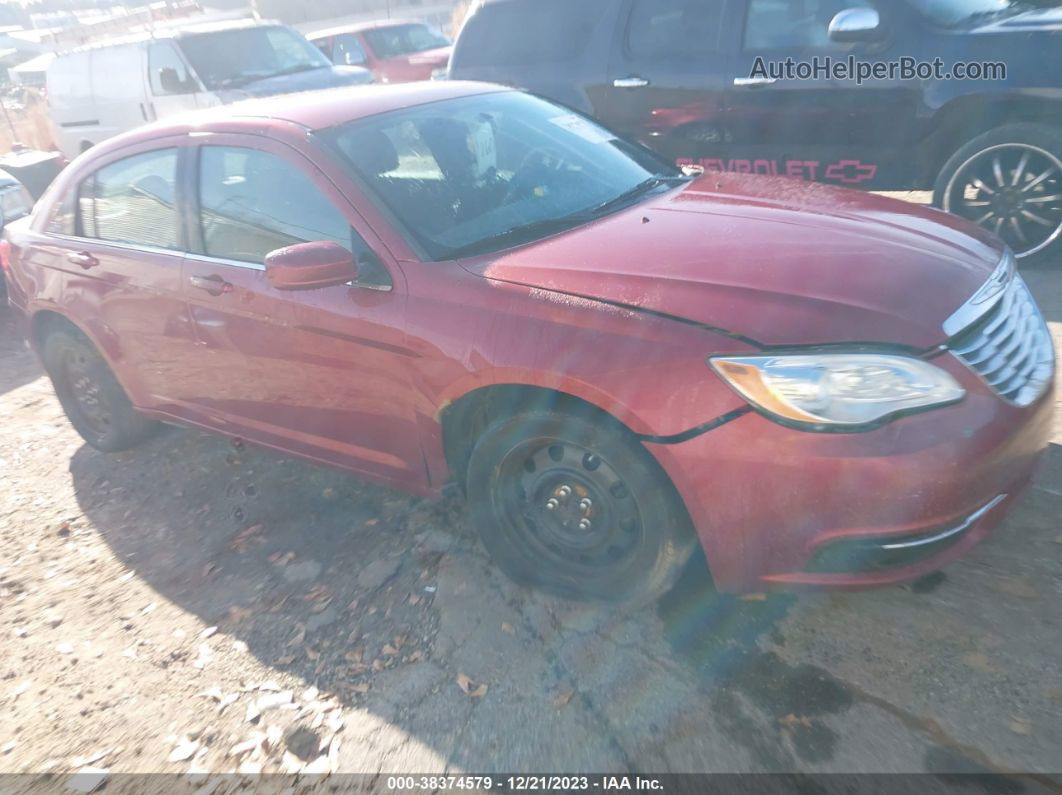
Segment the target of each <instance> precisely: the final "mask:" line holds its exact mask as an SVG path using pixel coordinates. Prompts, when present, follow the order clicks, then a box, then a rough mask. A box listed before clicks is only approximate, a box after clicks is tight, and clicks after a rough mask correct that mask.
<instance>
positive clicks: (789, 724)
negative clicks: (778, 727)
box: [778, 712, 811, 729]
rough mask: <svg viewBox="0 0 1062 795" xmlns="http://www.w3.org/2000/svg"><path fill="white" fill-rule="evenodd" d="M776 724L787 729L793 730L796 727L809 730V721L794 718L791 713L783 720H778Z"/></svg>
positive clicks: (804, 718)
mask: <svg viewBox="0 0 1062 795" xmlns="http://www.w3.org/2000/svg"><path fill="white" fill-rule="evenodd" d="M778 722H779V723H781V724H782V725H783V726H785V727H786V728H787V729H795V728H796V727H797V726H804V727H805V728H809V729H810V728H811V720H810V719H808V718H806V717H804V716H803V715H801V716H799V717H798V716H796V715H794V714H793V713H792V712H790V713H789V714H788V715H786V716H785V717H784V718H779V719H778Z"/></svg>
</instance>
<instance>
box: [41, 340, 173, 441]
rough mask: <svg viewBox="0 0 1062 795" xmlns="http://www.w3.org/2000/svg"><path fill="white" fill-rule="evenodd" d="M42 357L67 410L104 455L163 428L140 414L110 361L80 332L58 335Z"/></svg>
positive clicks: (76, 424) (61, 402)
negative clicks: (117, 377) (120, 382)
mask: <svg viewBox="0 0 1062 795" xmlns="http://www.w3.org/2000/svg"><path fill="white" fill-rule="evenodd" d="M42 352H43V359H44V366H45V368H46V369H47V370H48V375H49V376H50V377H51V379H52V384H53V385H54V386H55V394H56V396H57V397H58V398H59V403H60V404H61V405H62V407H63V411H65V412H66V416H67V417H68V418H69V419H70V422H71V424H72V425H73V426H74V428H75V429H76V430H77V432H78V433H79V434H81V438H83V439H84V440H85V441H86V442H88V443H89V444H90V445H91V446H92V447H95V448H96V449H97V450H102V451H103V452H105V453H113V452H117V451H119V450H128V449H129V448H131V447H135V446H136V445H138V444H140V443H141V442H142V441H144V440H145V439H147V438H148V437H150V436H151V435H152V434H154V433H155V431H156V430H157V429H158V427H159V425H158V423H156V422H152V421H150V420H148V419H146V418H144V417H142V416H141V415H140V414H138V413H137V412H136V410H135V409H134V408H133V405H132V403H130V402H129V398H128V397H127V396H126V394H125V391H124V390H123V389H122V387H121V385H120V384H119V383H118V379H116V378H115V377H114V373H112V372H111V369H110V367H108V366H107V362H106V361H104V359H103V357H102V356H100V354H99V352H98V351H97V350H96V348H95V347H94V346H93V345H92V343H91V342H89V341H88V339H86V338H85V336H84V335H82V334H81V333H79V332H77V331H75V330H73V329H70V330H66V329H63V330H59V331H53V332H52V333H51V334H49V335H48V336H47V337H46V338H45V340H44V343H43V351H42Z"/></svg>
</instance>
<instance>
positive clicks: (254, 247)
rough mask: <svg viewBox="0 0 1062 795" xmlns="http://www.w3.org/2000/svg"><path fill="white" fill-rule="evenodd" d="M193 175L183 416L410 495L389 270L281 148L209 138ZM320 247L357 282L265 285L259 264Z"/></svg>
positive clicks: (405, 384)
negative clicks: (190, 362) (288, 250)
mask: <svg viewBox="0 0 1062 795" xmlns="http://www.w3.org/2000/svg"><path fill="white" fill-rule="evenodd" d="M194 171H195V173H196V177H197V179H196V181H197V182H198V189H197V191H196V196H197V200H198V201H197V203H198V205H199V208H198V215H199V223H198V224H193V227H195V229H194V232H193V234H195V235H196V236H197V237H198V240H197V241H196V242H195V244H194V245H195V248H196V253H193V254H191V255H190V256H189V260H188V267H187V269H186V281H185V289H186V293H187V297H188V302H189V305H190V307H191V313H192V316H193V318H194V321H195V327H196V333H197V335H198V340H199V346H200V350H201V370H200V372H199V373H198V374H197V375H196V377H195V378H192V379H189V381H187V382H186V385H185V393H184V395H183V399H184V400H185V401H186V402H187V404H188V406H189V407H190V408H191V410H193V411H194V412H196V413H197V414H198V415H199V417H200V421H202V422H204V423H205V424H208V425H210V426H212V427H215V428H218V429H220V430H223V431H226V432H229V433H232V434H234V435H242V436H246V437H247V438H249V439H253V440H255V441H259V442H262V443H265V444H271V445H275V446H279V447H284V448H286V449H291V450H293V451H295V452H300V453H303V454H305V455H310V456H313V457H316V458H319V459H322V460H325V461H328V462H331V463H336V464H340V465H343V466H347V467H350V468H353V469H356V470H359V471H362V472H365V473H366V474H369V475H373V476H376V477H379V478H382V479H385V480H389V481H392V482H397V483H402V484H414V485H415V484H420V483H422V481H423V479H424V466H423V459H422V457H421V453H420V445H419V440H418V437H417V430H416V424H415V420H414V415H413V407H412V399H411V390H410V386H409V366H408V362H409V352H408V350H407V348H406V346H405V331H404V311H405V289H404V281H403V279H402V274H401V271H400V270H399V269H398V267H397V264H396V263H394V262H393V261H390V260H389V257H388V255H387V253H386V250H385V249H384V248H383V247H382V246H381V245H380V244H379V243H378V241H377V240H376V239H375V238H374V237H373V236H372V234H371V232H370V230H368V229H367V228H366V227H365V226H364V222H363V221H362V220H361V219H360V218H359V217H358V216H357V215H356V213H354V211H353V210H352V208H351V207H350V206H349V204H348V203H347V202H346V200H345V199H344V198H343V196H342V195H341V194H340V193H339V192H338V191H337V190H336V188H335V187H334V186H333V185H332V184H331V182H329V181H328V180H327V178H326V177H325V176H324V175H323V173H321V172H320V171H319V170H318V169H316V168H315V167H314V166H313V165H312V164H311V163H310V162H309V161H308V160H306V159H305V158H303V157H302V156H301V155H299V154H298V153H296V152H295V151H294V150H292V149H290V148H288V147H286V146H285V145H283V144H279V143H274V142H268V141H264V140H263V139H248V138H245V137H243V136H236V135H212V136H210V137H209V139H207V140H206V141H205V142H204V144H203V145H202V146H201V147H199V151H198V164H197V165H196V166H195V168H194ZM320 240H330V241H334V242H336V243H339V244H340V245H343V246H345V247H346V248H347V249H348V250H350V251H352V253H354V255H355V258H356V260H357V261H358V264H359V273H360V275H359V279H358V281H357V282H355V283H352V284H350V285H345V286H337V287H329V288H323V289H318V290H308V291H281V290H276V289H274V288H272V287H271V286H270V285H269V283H268V280H267V278H266V274H265V267H264V262H265V258H266V255H267V254H268V253H269V252H270V251H274V250H276V249H278V248H283V247H284V246H288V245H293V244H297V243H301V242H310V241H320Z"/></svg>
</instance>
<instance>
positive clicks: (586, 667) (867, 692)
mask: <svg viewBox="0 0 1062 795" xmlns="http://www.w3.org/2000/svg"><path fill="white" fill-rule="evenodd" d="M1027 279H1028V281H1029V282H1030V284H1031V286H1032V289H1033V291H1034V292H1035V293H1036V294H1037V296H1038V298H1039V300H1040V301H1041V302H1042V305H1043V308H1044V311H1045V313H1046V315H1047V316H1048V319H1049V321H1050V323H1051V326H1052V330H1053V333H1054V334H1055V336H1056V339H1057V340H1058V342H1059V346H1060V348H1062V271H1059V270H1056V271H1054V272H1052V271H1051V270H1046V269H1045V270H1039V271H1032V272H1029V273H1028V274H1027ZM1056 428H1057V429H1058V430H1056V434H1055V438H1054V442H1055V443H1054V444H1053V445H1052V446H1051V449H1050V451H1049V456H1048V461H1047V465H1046V467H1045V468H1044V470H1043V472H1042V474H1041V476H1040V477H1039V480H1038V481H1037V483H1036V485H1035V486H1034V487H1033V488H1032V489H1031V490H1030V491H1029V492H1028V493H1027V494H1026V496H1025V497H1024V499H1023V500H1022V502H1021V504H1020V505H1019V506H1018V507H1017V509H1016V510H1015V511H1014V512H1013V513H1012V514H1011V516H1010V517H1009V518H1008V520H1007V521H1006V522H1005V524H1004V525H1003V526H1002V527H1001V528H999V530H998V531H997V532H996V533H995V534H994V535H993V536H992V537H991V538H990V539H989V540H988V541H987V542H986V543H984V544H983V545H982V546H980V547H979V548H978V549H976V550H975V551H974V552H973V553H972V554H970V555H969V556H968V557H967V558H965V559H964V560H962V561H960V562H959V563H957V564H955V565H953V566H951V567H949V568H948V569H947V570H946V571H945V572H943V573H940V574H937V575H933V576H931V577H929V578H927V579H925V580H923V581H921V582H919V583H916V584H914V585H912V586H905V587H894V588H886V589H880V590H876V591H869V592H859V593H848V594H823V593H819V594H809V595H803V596H799V597H796V596H789V595H779V596H771V597H769V598H762V599H760V598H755V597H754V598H751V599H748V598H747V599H737V598H733V597H722V596H719V595H718V594H716V593H714V592H713V591H712V590H711V588H710V587H709V585H708V583H707V580H706V577H705V574H704V563H703V559H695V560H694V561H693V562H692V563H691V565H690V567H689V570H688V571H687V573H686V575H685V576H684V578H683V580H682V582H681V583H680V585H679V587H678V588H677V589H676V591H675V592H674V593H673V594H671V595H670V596H668V597H667V598H665V599H664V600H663V601H662V602H661V604H660V605H659V606H657V607H656V608H655V609H652V610H647V611H645V612H642V613H638V614H615V613H610V612H608V611H602V610H597V609H594V608H591V607H585V606H583V607H580V606H573V605H570V604H566V603H563V602H558V601H554V600H550V599H547V598H544V597H541V596H538V595H536V594H534V593H532V592H530V591H528V590H526V589H523V588H520V587H517V586H515V585H513V584H512V583H510V582H508V581H507V580H506V579H504V578H503V577H502V576H501V575H499V574H498V573H497V572H495V571H494V570H493V569H492V568H491V567H490V565H489V563H488V562H487V561H486V559H485V557H484V553H483V551H482V549H481V548H480V546H479V545H478V543H477V542H476V540H475V538H474V537H473V535H472V533H471V532H470V530H469V528H468V527H467V524H466V521H465V518H464V515H463V512H462V508H461V506H460V505H459V504H456V503H451V502H443V503H435V504H432V503H427V502H424V501H421V500H419V499H414V498H410V497H408V496H405V495H402V494H398V493H395V492H391V491H388V490H386V489H382V488H378V487H375V486H371V485H367V484H364V483H361V482H359V481H357V480H354V479H353V478H351V477H348V476H347V475H345V474H342V473H338V472H333V471H330V470H326V469H320V468H315V467H313V466H310V465H308V464H305V463H301V462H298V461H293V460H288V459H285V458H282V457H280V456H277V455H274V454H271V453H267V452H263V451H260V450H257V449H251V448H246V449H245V448H242V447H238V446H234V445H233V444H232V443H230V442H229V441H228V440H226V439H223V438H219V437H214V436H208V435H205V434H202V433H198V432H193V431H186V430H176V429H171V430H167V431H166V432H164V433H163V434H162V435H160V436H159V437H157V438H155V439H154V440H152V441H151V442H150V443H148V444H147V445H146V446H144V447H142V448H140V449H137V450H134V451H131V452H128V453H123V454H119V455H103V454H100V453H97V452H95V451H93V450H92V449H90V448H88V447H87V446H85V445H84V444H83V443H82V442H81V441H80V439H79V438H78V437H77V436H76V435H75V433H74V431H73V430H72V428H71V427H70V426H69V424H68V423H67V422H66V420H65V418H64V417H63V415H62V413H61V411H60V409H59V406H58V403H57V402H56V400H55V398H54V396H53V394H52V390H51V387H50V384H49V383H48V381H47V380H46V379H45V378H44V377H43V376H42V373H41V370H40V368H39V367H38V365H37V364H36V362H35V360H34V359H33V358H32V356H31V355H30V354H29V353H27V352H26V351H25V350H24V349H23V348H22V347H21V345H20V344H19V342H18V341H16V340H15V339H14V338H13V336H12V334H11V333H10V330H9V329H8V328H7V327H6V315H4V314H0V549H2V550H3V552H2V554H0V632H2V633H3V635H2V637H3V641H2V645H0V649H2V655H0V774H3V773H8V774H15V773H37V774H40V773H51V774H53V775H54V776H56V778H55V779H54V782H57V784H64V783H67V782H69V783H71V784H72V785H75V786H79V787H81V789H83V790H85V789H89V788H91V787H92V786H95V785H102V786H104V787H105V788H106V790H107V791H108V792H112V791H124V790H125V789H126V788H128V787H129V786H131V785H130V783H129V781H128V780H126V779H123V778H122V776H121V775H120V774H122V773H130V772H137V773H146V772H152V773H160V772H166V773H179V774H182V776H184V778H182V779H181V780H182V781H185V782H188V783H189V784H191V785H194V786H193V789H194V787H198V786H204V787H206V790H205V791H207V792H210V791H214V792H223V791H226V790H227V789H228V788H230V787H234V786H236V785H235V784H233V783H232V781H233V780H232V779H225V780H221V779H216V778H212V776H213V775H214V774H217V773H224V772H231V771H237V772H240V773H245V774H254V773H257V772H260V771H266V772H271V771H286V772H297V771H304V772H318V773H326V772H330V771H333V772H334V771H343V772H368V773H381V772H382V773H386V772H418V773H427V772H441V771H451V772H462V771H465V772H472V773H487V772H500V771H540V772H541V771H573V772H575V771H583V772H587V771H594V772H617V771H618V772H622V771H653V772H664V771H686V772H701V771H712V772H721V771H735V772H740V771H813V772H814V771H860V772H898V771H904V772H933V773H945V772H971V771H995V772H1008V771H1010V772H1014V771H1024V772H1035V773H1041V774H1042V773H1051V772H1059V771H1062V653H1060V651H1062V631H1060V630H1062V610H1060V609H1059V605H1060V599H1062V579H1060V577H1059V573H1060V571H1062V522H1060V520H1059V517H1060V516H1062V422H1058V423H1057V424H1056ZM78 771H81V772H82V774H83V775H82V777H81V778H76V779H73V780H72V781H71V780H69V779H68V778H67V777H68V776H70V775H71V774H72V773H76V772H78ZM174 781H176V779H170V780H164V781H163V783H158V784H157V786H158V787H159V788H160V790H167V789H170V788H172V787H171V785H172V783H173V782H174ZM211 782H213V783H211ZM32 786H33V782H32V780H31V779H28V778H26V777H9V778H7V779H0V790H5V789H6V790H10V791H12V792H19V791H23V790H27V789H30V788H31V787H32Z"/></svg>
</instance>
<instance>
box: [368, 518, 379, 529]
mask: <svg viewBox="0 0 1062 795" xmlns="http://www.w3.org/2000/svg"><path fill="white" fill-rule="evenodd" d="M379 523H380V520H379V519H368V520H366V522H365V526H366V527H375V526H376V525H378V524H379Z"/></svg>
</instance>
